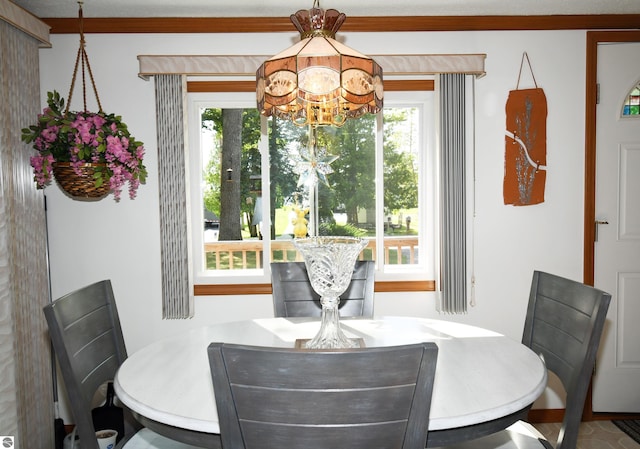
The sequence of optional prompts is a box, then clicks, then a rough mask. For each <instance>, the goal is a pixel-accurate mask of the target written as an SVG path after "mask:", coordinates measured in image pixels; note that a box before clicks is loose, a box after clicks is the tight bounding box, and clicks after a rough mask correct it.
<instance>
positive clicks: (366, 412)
mask: <svg viewBox="0 0 640 449" xmlns="http://www.w3.org/2000/svg"><path fill="white" fill-rule="evenodd" d="M437 350H438V349H437V346H436V345H435V344H434V343H423V344H417V345H406V346H397V347H388V348H370V349H350V350H327V351H323V350H296V349H277V348H261V347H254V346H241V345H230V344H222V343H212V344H211V345H210V346H209V359H210V364H211V372H212V379H213V383H214V391H215V397H216V404H217V408H218V417H219V420H220V429H221V439H222V445H223V447H232V448H244V449H254V448H255V449H257V448H266V449H271V448H273V449H275V448H276V447H278V448H282V447H287V448H292V449H295V448H301V449H302V448H305V449H320V448H327V447H331V448H335V449H340V448H350V449H359V448H363V449H364V448H367V449H368V448H372V447H380V448H382V447H385V448H387V447H388V448H399V449H400V448H403V449H418V448H419V449H424V447H425V444H426V440H427V427H428V418H429V410H430V404H431V391H432V388H433V381H434V377H435V367H436V359H437Z"/></svg>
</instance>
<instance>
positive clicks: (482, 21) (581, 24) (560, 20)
mask: <svg viewBox="0 0 640 449" xmlns="http://www.w3.org/2000/svg"><path fill="white" fill-rule="evenodd" d="M3 1H5V2H6V1H7V0H3ZM42 20H43V21H44V22H45V23H46V24H48V25H49V26H50V27H51V30H50V33H51V34H77V33H79V28H78V25H79V23H78V19H77V18H45V19H42ZM83 28H84V29H83V31H84V33H275V32H291V31H295V30H294V28H293V26H292V25H291V22H290V20H289V18H284V17H270V18H268V19H267V20H265V18H264V17H162V18H161V17H153V18H149V17H141V18H126V17H125V18H87V17H85V18H83ZM638 28H640V14H599V15H549V16H415V17H414V16H393V17H348V18H347V20H346V21H345V23H344V25H342V27H341V28H340V31H342V32H345V31H347V32H348V31H356V32H401V31H509V30H622V29H638Z"/></svg>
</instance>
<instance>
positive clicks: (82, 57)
mask: <svg viewBox="0 0 640 449" xmlns="http://www.w3.org/2000/svg"><path fill="white" fill-rule="evenodd" d="M83 3H84V2H82V1H79V2H78V25H79V29H80V46H79V48H78V54H77V56H76V64H75V67H74V68H73V76H72V77H71V87H70V88H69V95H68V96H67V98H68V101H67V107H66V109H65V111H64V112H65V114H66V113H67V112H69V107H70V105H71V98H72V97H73V88H74V86H75V84H76V76H77V75H78V67H79V66H81V67H82V70H81V73H82V104H83V106H84V109H83V111H85V112H89V111H88V110H87V84H86V74H87V73H88V74H89V78H90V80H91V86H92V87H93V93H94V94H95V96H96V101H97V102H98V112H102V105H101V104H100V97H99V96H98V89H97V88H96V82H95V80H94V79H93V72H92V71H91V65H90V64H89V55H88V54H87V50H86V49H85V40H84V16H83V14H82V4H83Z"/></svg>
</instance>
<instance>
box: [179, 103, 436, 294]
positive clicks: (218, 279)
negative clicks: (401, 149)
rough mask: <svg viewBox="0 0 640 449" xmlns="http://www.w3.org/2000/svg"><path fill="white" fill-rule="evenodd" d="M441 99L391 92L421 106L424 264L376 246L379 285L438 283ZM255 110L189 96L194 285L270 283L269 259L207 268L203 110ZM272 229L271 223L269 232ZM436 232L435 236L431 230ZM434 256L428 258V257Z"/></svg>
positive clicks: (380, 222)
mask: <svg viewBox="0 0 640 449" xmlns="http://www.w3.org/2000/svg"><path fill="white" fill-rule="evenodd" d="M434 98H435V95H434V92H433V91H411V92H386V93H385V101H386V103H387V105H388V106H397V107H418V108H420V109H421V111H422V129H423V134H422V140H421V143H420V145H421V151H420V155H419V162H418V167H419V169H418V171H419V173H418V185H419V192H418V209H419V211H420V227H421V229H420V232H419V236H420V238H419V244H418V251H419V263H418V264H414V265H385V264H384V263H381V262H383V261H384V244H377V245H376V251H377V253H376V273H375V275H376V280H377V281H413V280H416V281H424V280H429V279H435V276H436V271H437V270H436V266H437V265H436V262H437V261H438V260H439V255H438V250H439V245H437V244H436V242H437V238H438V232H437V229H438V228H437V223H438V222H439V220H438V217H437V212H438V207H437V201H438V200H437V198H438V190H437V189H438V185H437V167H436V164H437V157H436V155H435V154H436V146H435V139H436V131H435V129H436V117H435V112H434V107H435V106H434V105H435V100H434ZM211 107H215V108H255V95H254V94H253V93H236V92H215V93H213V92H207V93H188V94H187V114H188V117H187V122H188V127H187V129H188V155H189V162H188V164H189V172H190V178H191V179H190V181H189V200H190V201H189V202H190V204H191V205H193V207H192V208H191V211H190V217H191V223H190V226H191V243H192V258H193V260H192V267H193V281H194V284H195V285H207V284H211V285H215V284H260V283H269V282H270V277H271V273H270V266H269V262H270V261H268V260H263V264H264V265H263V268H260V269H240V270H217V271H213V270H205V269H204V265H205V260H204V259H205V258H204V252H203V248H204V241H203V240H204V239H203V237H204V233H203V231H202V229H203V223H204V217H203V208H202V203H203V201H202V188H201V185H200V182H198V181H199V180H201V176H202V171H203V167H202V157H201V154H202V151H203V143H202V142H201V136H202V133H201V129H200V126H201V123H200V116H201V111H202V109H204V108H211ZM381 125H382V114H378V117H377V134H376V155H375V157H376V180H381V179H383V164H382V159H383V151H382V143H383V132H382V126H381ZM266 127H267V120H266V118H263V119H262V121H261V128H262V136H263V138H262V139H260V142H259V150H260V153H261V157H262V190H263V191H265V192H269V191H270V186H269V179H270V173H269V149H268V141H267V138H266V136H267V129H266ZM383 189H384V187H383V185H382V182H376V184H375V190H376V191H375V197H376V236H375V238H376V242H380V243H383V238H384V207H383V203H384V191H383ZM262 201H263V203H262V207H263V209H262V211H263V217H267V219H268V217H270V201H269V198H268V196H266V195H265V196H264V197H263V198H262ZM268 226H269V224H268V223H266V224H265V229H266V228H267V227H268ZM428 230H431V232H427V231H428ZM262 242H263V245H264V251H263V254H264V258H265V259H266V258H268V257H270V254H271V248H270V239H268V238H265V239H264V240H262ZM427 256H428V257H427Z"/></svg>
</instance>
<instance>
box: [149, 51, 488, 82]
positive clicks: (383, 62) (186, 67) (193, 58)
mask: <svg viewBox="0 0 640 449" xmlns="http://www.w3.org/2000/svg"><path fill="white" fill-rule="evenodd" d="M370 56H371V57H372V58H373V59H375V60H376V61H377V62H378V64H380V66H381V67H382V68H383V70H384V76H385V77H394V76H406V75H416V76H417V75H433V74H440V73H461V74H465V75H476V76H478V77H479V76H483V75H484V74H485V71H484V62H485V59H486V57H487V55H485V54H457V55H456V54H450V55H370ZM270 57H271V56H269V55H242V56H235V55H213V56H212V55H184V56H178V55H139V56H138V62H139V66H140V70H139V72H138V75H139V76H140V77H141V78H143V79H148V78H149V77H151V76H153V75H194V76H239V77H240V76H251V77H254V78H255V75H256V69H257V68H258V67H259V66H260V64H262V63H263V62H264V61H265V59H268V58H270Z"/></svg>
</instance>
